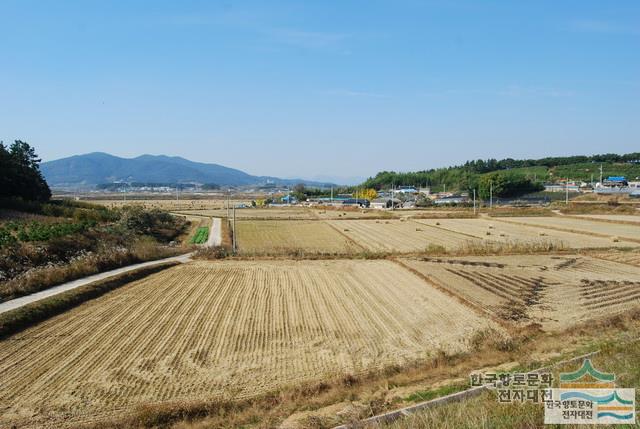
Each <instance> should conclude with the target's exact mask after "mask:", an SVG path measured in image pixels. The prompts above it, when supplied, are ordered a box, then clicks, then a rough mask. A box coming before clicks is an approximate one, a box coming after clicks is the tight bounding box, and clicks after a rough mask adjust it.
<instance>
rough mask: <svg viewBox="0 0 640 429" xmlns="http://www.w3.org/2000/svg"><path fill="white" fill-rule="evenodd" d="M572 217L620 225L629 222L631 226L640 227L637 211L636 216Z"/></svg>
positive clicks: (639, 216)
mask: <svg viewBox="0 0 640 429" xmlns="http://www.w3.org/2000/svg"><path fill="white" fill-rule="evenodd" d="M574 216H576V217H579V218H582V219H586V220H600V221H607V222H621V223H626V222H630V223H633V224H638V225H640V211H638V214H637V215H614V214H609V215H607V214H603V215H599V214H591V215H574Z"/></svg>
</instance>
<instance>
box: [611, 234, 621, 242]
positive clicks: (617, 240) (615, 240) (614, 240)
mask: <svg viewBox="0 0 640 429" xmlns="http://www.w3.org/2000/svg"><path fill="white" fill-rule="evenodd" d="M611 241H613V242H614V243H617V242H619V241H620V239H619V238H618V237H616V236H615V235H614V236H613V237H611Z"/></svg>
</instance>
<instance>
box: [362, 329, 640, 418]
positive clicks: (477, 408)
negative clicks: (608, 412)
mask: <svg viewBox="0 0 640 429" xmlns="http://www.w3.org/2000/svg"><path fill="white" fill-rule="evenodd" d="M591 360H592V361H593V363H594V365H595V366H596V367H597V368H598V369H600V370H603V371H604V372H612V373H615V374H616V375H617V380H616V383H617V385H619V386H622V387H635V388H637V387H638V386H640V341H637V340H636V341H631V342H628V343H612V342H604V343H602V344H601V352H600V353H599V354H598V355H596V356H594V357H592V358H591ZM580 365H581V362H576V363H572V364H567V365H563V366H560V367H558V368H555V369H554V371H553V372H554V377H556V378H557V377H558V373H559V372H560V371H563V372H566V371H574V370H576V369H578V367H579V366H580ZM636 395H637V394H636ZM543 422H544V409H543V405H541V404H532V403H515V404H500V403H499V402H498V401H497V398H496V394H495V392H491V391H489V392H486V393H484V394H482V395H481V396H479V397H477V398H474V399H470V400H467V401H464V402H459V403H450V404H447V405H443V406H440V407H434V408H432V409H429V410H425V411H421V412H418V413H416V414H414V415H412V416H410V417H407V418H405V419H401V420H398V421H396V422H394V423H392V424H381V425H375V426H373V425H372V426H371V427H378V428H387V429H409V428H411V429H422V428H425V429H426V428H434V427H438V428H445V429H446V428H451V429H454V428H455V429H458V428H469V429H471V428H479V427H481V428H496V429H503V428H504V429H507V428H542V427H545V428H547V427H548V428H557V429H560V428H563V429H569V428H573V429H579V428H582V427H584V425H547V426H545V425H544V424H543ZM612 427H618V428H630V427H638V426H637V425H615V426H612Z"/></svg>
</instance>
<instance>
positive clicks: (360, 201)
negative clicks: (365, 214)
mask: <svg viewBox="0 0 640 429" xmlns="http://www.w3.org/2000/svg"><path fill="white" fill-rule="evenodd" d="M369 204H370V203H369V200H366V199H364V198H348V199H346V200H343V201H342V205H343V206H360V207H369Z"/></svg>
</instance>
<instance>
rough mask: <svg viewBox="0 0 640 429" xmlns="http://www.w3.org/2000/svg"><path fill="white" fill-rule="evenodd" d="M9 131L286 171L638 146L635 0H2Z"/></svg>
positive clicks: (46, 146)
mask: <svg viewBox="0 0 640 429" xmlns="http://www.w3.org/2000/svg"><path fill="white" fill-rule="evenodd" d="M0 19H1V20H2V32H1V33H0V58H2V67H0V138H2V139H3V140H5V141H11V140H13V139H23V140H27V141H28V142H30V143H32V144H33V145H35V146H36V148H37V149H38V151H39V153H40V154H41V156H42V157H43V158H44V159H45V160H51V159H56V158H60V157H64V156H70V155H74V154H79V153H86V152H92V151H104V152H109V153H112V154H115V155H119V156H126V157H130V156H137V155H140V154H143V153H152V154H167V155H180V156H184V157H186V158H189V159H197V160H201V161H205V162H216V163H219V164H223V165H227V166H231V167H236V168H240V169H243V170H245V171H247V172H250V173H253V174H264V175H267V174H268V175H275V176H281V177H292V176H298V177H305V178H314V177H317V176H326V177H330V178H334V177H336V176H338V177H350V176H368V175H373V174H375V173H376V172H377V171H380V170H399V171H408V170H417V169H425V168H431V167H437V166H446V165H450V164H456V163H460V162H463V161H465V160H467V159H474V158H489V157H496V158H503V157H514V158H520V157H532V158H535V157H543V156H551V155H569V154H592V153H602V152H631V151H638V150H640V144H639V143H640V139H639V137H640V2H638V1H637V0H634V1H610V2H605V1H588V0H581V1H557V0H556V1H530V2H524V1H480V0H476V1H444V0H441V1H415V0H388V1H387V0H384V1H383V0H369V1H346V0H340V1H328V0H327V1H315V2H311V1H308V2H302V1H238V2H236V1H228V2H216V1H179V2H176V1H158V0H154V1H121V2H118V1H64V0H58V1H44V0H42V1H30V0H1V1H0Z"/></svg>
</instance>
